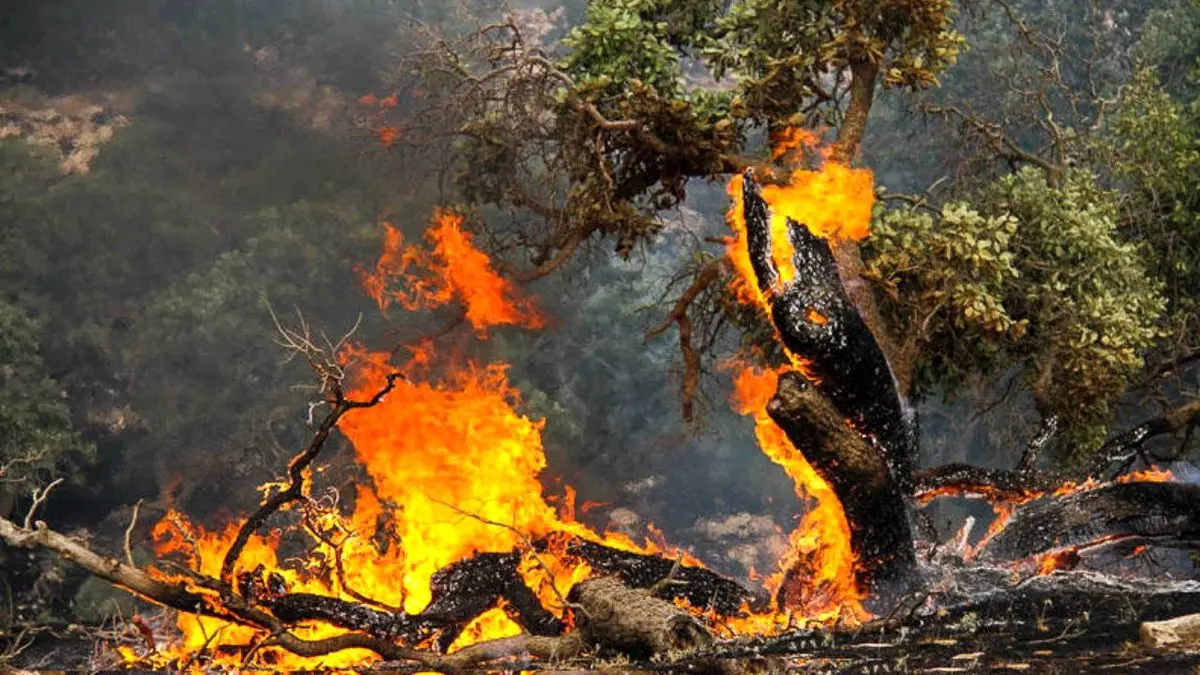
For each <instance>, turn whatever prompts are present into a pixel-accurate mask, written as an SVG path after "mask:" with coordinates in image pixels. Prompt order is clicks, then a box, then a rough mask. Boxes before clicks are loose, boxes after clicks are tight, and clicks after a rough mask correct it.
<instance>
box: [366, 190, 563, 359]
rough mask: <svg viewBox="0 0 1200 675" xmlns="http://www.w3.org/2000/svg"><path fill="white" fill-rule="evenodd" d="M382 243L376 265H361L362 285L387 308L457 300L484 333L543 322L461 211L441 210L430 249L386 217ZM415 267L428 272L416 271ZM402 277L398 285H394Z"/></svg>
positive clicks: (432, 229) (431, 230)
mask: <svg viewBox="0 0 1200 675" xmlns="http://www.w3.org/2000/svg"><path fill="white" fill-rule="evenodd" d="M383 226H384V249H383V253H382V255H380V257H379V260H378V261H377V262H376V263H375V269H374V270H368V269H364V268H359V270H358V272H359V278H360V280H361V282H362V285H363V289H364V290H365V291H366V292H367V294H368V295H370V296H371V298H373V299H374V300H375V302H376V303H378V304H379V307H380V309H381V310H382V311H384V312H385V313H386V312H387V309H388V306H389V305H391V303H392V302H396V303H398V304H399V305H400V306H401V307H403V308H404V309H407V310H420V309H434V308H437V307H441V306H443V305H446V304H448V303H449V302H451V301H452V300H455V299H457V300H459V301H460V302H461V303H462V304H463V305H464V306H465V308H466V318H467V321H469V322H470V323H471V326H472V327H474V328H475V331H476V332H477V333H478V334H479V335H480V336H481V337H482V336H485V335H486V333H487V329H488V328H489V327H491V326H498V325H512V326H523V327H526V328H540V327H541V326H542V325H543V321H544V320H543V318H542V316H541V314H540V313H539V312H538V311H537V309H536V308H535V307H534V306H533V303H532V302H531V301H530V300H529V299H528V298H524V297H521V296H520V295H519V294H518V293H517V291H516V289H515V288H513V285H512V282H511V281H509V280H507V279H505V278H504V277H501V276H500V275H499V274H497V273H496V272H495V270H493V269H492V262H491V260H490V259H489V258H488V256H487V254H486V253H484V252H483V251H480V250H479V249H477V248H476V247H475V245H474V242H473V241H472V237H471V234H470V233H469V232H467V231H465V230H464V229H463V227H462V226H463V217H462V216H461V215H459V214H456V213H452V212H449V211H443V210H438V211H437V212H436V213H435V215H434V219H433V226H432V227H430V228H429V229H427V230H426V231H425V239H426V240H427V241H428V243H429V245H430V247H431V250H427V249H425V248H422V247H420V246H404V238H403V236H402V235H401V234H400V231H399V230H397V229H396V228H395V226H393V225H392V224H391V223H389V222H384V223H383ZM417 270H424V271H425V272H426V273H425V274H423V275H418V274H417ZM397 281H398V282H400V283H399V284H398V286H399V287H398V288H393V286H396V285H397V284H394V283H393V282H397Z"/></svg>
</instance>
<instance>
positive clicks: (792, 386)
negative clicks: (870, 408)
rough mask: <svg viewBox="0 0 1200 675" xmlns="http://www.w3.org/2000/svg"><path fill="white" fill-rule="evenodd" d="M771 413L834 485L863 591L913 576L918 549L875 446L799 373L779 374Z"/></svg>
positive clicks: (898, 494) (881, 457)
mask: <svg viewBox="0 0 1200 675" xmlns="http://www.w3.org/2000/svg"><path fill="white" fill-rule="evenodd" d="M767 414H768V415H770V417H771V419H772V420H774V421H775V423H776V424H778V425H779V426H780V428H782V429H783V431H784V433H786V434H787V436H788V438H789V439H790V440H791V441H792V443H793V444H795V446H796V447H797V448H803V449H804V456H805V458H806V459H807V460H808V461H809V463H810V464H812V466H813V468H814V469H816V471H817V472H818V473H820V474H821V476H822V477H824V478H825V479H826V480H827V481H828V482H829V485H830V487H832V488H833V491H834V493H836V494H837V496H838V499H839V500H840V501H841V503H842V507H843V509H844V510H845V512H846V520H847V522H848V524H849V526H850V537H851V546H852V547H853V549H854V551H855V553H857V554H858V557H859V561H860V563H861V566H862V567H861V569H860V570H859V572H858V575H859V581H860V584H862V587H863V588H864V589H867V590H869V591H874V592H879V591H884V590H885V589H884V588H883V587H884V586H889V585H892V584H899V585H901V586H902V585H903V583H902V582H906V581H909V580H911V579H912V578H913V576H914V572H913V570H914V568H915V566H916V553H915V551H914V548H913V537H912V530H911V529H910V527H909V524H908V517H907V511H906V507H905V504H904V500H903V498H902V496H901V494H900V491H899V489H898V486H897V485H896V481H895V480H894V479H893V477H892V473H891V471H889V470H888V465H887V462H886V461H885V460H884V457H883V454H882V453H881V452H880V451H879V449H878V447H877V446H874V445H871V444H868V441H867V439H866V438H865V437H863V436H862V435H861V434H858V433H856V432H855V431H854V430H853V429H852V428H850V427H849V426H848V425H846V424H845V423H844V421H843V419H842V416H841V413H840V412H839V411H837V410H835V409H834V408H833V406H832V405H831V404H830V403H829V402H828V400H827V399H825V398H824V397H822V396H820V395H819V394H818V392H817V391H816V390H815V388H814V387H813V386H812V385H811V383H809V382H808V381H807V380H806V379H805V378H804V377H803V376H801V375H800V374H798V373H784V374H783V375H780V377H779V386H778V390H777V391H776V393H775V396H774V398H772V399H771V402H770V403H769V404H768V405H767Z"/></svg>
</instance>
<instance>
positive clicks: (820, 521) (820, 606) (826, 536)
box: [733, 367, 869, 622]
mask: <svg viewBox="0 0 1200 675" xmlns="http://www.w3.org/2000/svg"><path fill="white" fill-rule="evenodd" d="M783 370H786V368H784V369H779V370H763V369H755V368H750V367H743V368H742V369H741V371H740V372H739V373H738V374H737V375H736V377H735V379H734V400H733V403H734V406H735V408H736V409H737V410H738V412H739V413H741V414H743V415H748V416H750V417H752V418H753V419H754V434H755V436H756V437H757V439H758V444H759V447H761V448H762V450H763V452H764V453H766V455H767V457H769V458H770V459H771V461H773V462H775V463H776V464H778V465H779V466H781V467H783V470H784V471H785V472H786V473H787V474H788V476H789V477H790V478H791V479H792V481H793V482H794V483H795V485H796V495H797V496H798V497H799V498H800V499H801V500H803V501H805V502H806V503H807V504H808V506H809V509H808V511H807V512H806V513H805V514H804V518H803V520H802V521H801V522H800V526H799V527H797V528H796V530H795V531H793V532H792V534H791V536H790V543H791V553H790V554H789V555H788V556H787V557H785V559H784V560H783V561H781V564H780V569H779V571H778V572H776V573H775V574H774V575H772V576H771V577H770V578H768V579H767V582H766V586H767V588H768V589H769V590H771V591H772V593H773V595H775V596H777V597H778V595H779V593H778V591H779V590H780V589H781V587H783V588H782V590H783V596H784V598H785V599H787V600H790V601H791V602H788V603H786V604H787V607H786V609H790V610H794V611H795V612H798V613H799V614H800V615H801V616H802V617H803V618H805V619H806V620H810V621H821V622H827V621H831V620H834V619H837V618H838V617H839V615H841V613H842V612H844V611H845V612H848V613H849V615H850V616H851V617H853V618H858V619H861V618H865V617H867V616H869V615H868V613H867V612H866V610H865V609H864V608H863V606H862V603H861V600H862V599H863V594H862V593H861V592H860V591H859V589H858V588H857V585H856V584H855V576H854V568H855V565H856V559H855V557H854V553H853V551H852V550H851V548H850V524H849V523H848V522H847V521H846V514H845V511H844V510H843V509H842V504H841V502H840V501H839V500H838V498H837V495H835V494H834V492H833V488H831V487H830V486H829V483H828V482H826V481H825V479H823V478H821V476H820V475H819V474H818V473H817V472H816V470H815V469H813V468H812V465H810V464H809V463H808V461H807V460H805V458H804V455H803V454H802V453H800V452H799V451H798V450H797V449H796V447H795V446H793V445H792V443H791V441H789V440H788V438H787V436H786V435H784V433H783V430H782V429H780V428H779V426H778V425H776V424H775V423H774V422H773V421H772V420H771V418H770V417H768V416H767V403H768V402H769V401H770V400H771V397H772V396H773V395H774V393H775V388H776V383H777V381H778V377H779V374H780V372H782V371H783ZM801 563H802V569H803V570H804V571H805V573H806V574H807V577H806V578H805V579H802V580H801V581H802V583H800V584H787V583H786V577H785V575H786V572H787V570H789V569H792V568H793V567H794V566H795V565H797V564H801ZM785 585H786V586H787V587H784V586H785Z"/></svg>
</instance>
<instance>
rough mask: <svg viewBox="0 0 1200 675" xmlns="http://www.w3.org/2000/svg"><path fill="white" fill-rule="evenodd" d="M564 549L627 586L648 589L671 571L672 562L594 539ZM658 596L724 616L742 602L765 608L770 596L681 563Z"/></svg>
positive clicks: (571, 544)
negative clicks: (682, 601) (678, 600)
mask: <svg viewBox="0 0 1200 675" xmlns="http://www.w3.org/2000/svg"><path fill="white" fill-rule="evenodd" d="M567 552H568V553H570V554H572V555H576V556H579V557H580V558H582V559H583V560H585V561H586V562H587V563H588V565H590V566H591V567H592V569H593V570H595V571H597V572H600V573H602V574H610V575H613V576H615V577H617V578H619V579H620V580H621V582H622V583H624V584H625V585H626V586H629V587H630V588H650V587H651V586H653V585H655V584H656V583H658V582H659V581H662V580H663V579H664V578H666V577H667V575H668V574H670V573H671V568H672V567H674V564H675V563H674V562H673V561H671V560H667V559H665V558H662V557H660V556H655V555H643V554H641V553H631V552H629V551H622V550H620V549H616V548H612V547H609V546H604V545H603V544H597V543H595V542H591V541H586V540H583V539H576V540H574V541H572V542H571V543H570V545H569V546H568V547H567ZM662 595H663V596H664V597H666V598H668V599H671V598H684V599H686V600H687V601H688V602H689V603H690V604H691V605H692V606H693V607H702V608H703V607H710V608H712V609H714V610H716V611H717V612H718V613H720V614H723V615H725V616H733V615H735V614H737V613H738V612H739V610H740V609H741V608H742V606H743V605H746V606H748V607H749V608H750V609H752V610H759V611H761V610H765V609H766V608H767V606H768V605H769V603H770V597H769V596H768V595H767V594H766V593H765V592H762V591H752V590H750V589H747V588H745V587H743V586H742V585H741V584H738V583H737V582H735V581H731V580H729V579H726V578H725V577H722V576H720V575H718V574H716V573H714V572H710V571H709V570H706V569H704V568H702V567H689V566H686V565H681V566H680V567H679V569H678V570H676V572H675V576H674V577H673V583H671V584H670V585H668V586H666V587H665V588H664V589H663V591H662Z"/></svg>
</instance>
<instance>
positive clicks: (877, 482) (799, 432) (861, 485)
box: [742, 172, 916, 592]
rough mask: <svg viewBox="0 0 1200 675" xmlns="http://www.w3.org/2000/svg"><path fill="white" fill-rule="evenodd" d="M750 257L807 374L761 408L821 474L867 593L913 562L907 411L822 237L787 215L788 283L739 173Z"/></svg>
mask: <svg viewBox="0 0 1200 675" xmlns="http://www.w3.org/2000/svg"><path fill="white" fill-rule="evenodd" d="M742 185H743V191H744V193H743V204H744V205H745V220H746V233H747V246H748V248H749V252H750V261H751V263H752V265H753V266H754V272H755V275H756V276H757V277H758V285H759V289H760V290H761V291H762V293H763V295H764V296H765V297H766V299H767V302H768V303H769V305H770V310H771V319H772V321H773V322H774V324H775V327H776V329H777V330H778V331H779V336H780V339H781V340H782V341H783V344H784V346H785V347H786V348H787V349H788V351H789V352H791V353H792V354H794V355H796V356H798V357H801V358H803V359H804V360H805V361H806V362H807V365H806V367H805V370H806V371H807V372H808V373H809V374H810V375H812V377H813V380H814V381H812V382H809V381H806V380H805V378H804V377H802V376H800V375H799V374H796V373H790V374H787V375H786V376H784V377H781V378H780V380H779V388H778V391H777V393H776V395H775V398H774V399H773V400H772V401H771V403H770V406H769V407H768V414H769V415H770V416H771V419H772V420H774V421H775V423H776V424H778V425H779V426H780V427H781V428H782V429H783V430H784V432H785V433H786V434H787V436H788V438H789V439H790V440H791V441H792V443H793V444H794V445H795V446H796V448H797V449H798V450H800V451H801V452H803V453H804V456H805V458H806V459H808V461H809V463H810V464H812V465H813V468H814V469H816V470H817V472H818V473H819V474H821V477H822V478H824V479H825V480H826V481H828V482H829V484H830V486H831V487H832V488H833V490H834V492H835V493H836V494H837V496H838V499H839V500H841V502H842V506H843V508H844V509H845V511H846V517H847V520H848V521H849V523H850V530H851V546H852V547H853V549H854V552H855V553H856V554H857V555H858V558H859V560H860V562H861V565H862V567H861V570H860V572H859V582H860V587H861V588H863V589H864V590H868V591H871V592H874V591H879V590H880V587H881V586H882V585H887V584H890V583H893V582H896V581H900V580H904V579H906V578H908V577H909V574H910V573H911V572H912V570H913V568H914V567H915V565H916V556H915V554H914V550H913V539H912V531H911V529H910V527H909V523H908V517H907V512H906V506H905V495H906V494H907V493H908V491H909V484H910V476H911V473H912V465H913V460H914V458H915V455H916V426H915V419H914V418H913V416H912V415H911V414H910V413H909V412H908V410H907V409H906V407H905V405H904V403H903V401H902V400H901V398H900V395H899V393H898V389H897V385H896V381H895V378H894V377H892V372H891V368H890V367H889V366H888V361H887V358H886V357H885V356H884V354H883V351H882V350H881V349H880V348H879V345H878V343H877V342H876V340H875V338H874V336H873V335H872V333H871V331H870V329H869V328H868V327H867V324H866V322H865V321H864V320H863V318H862V316H861V315H860V314H859V312H858V310H857V308H856V307H855V304H854V302H853V301H852V300H851V298H850V297H849V295H847V293H846V290H845V288H844V287H843V285H842V281H841V278H840V276H839V274H838V269H837V263H836V261H835V260H834V256H833V253H832V252H831V251H830V248H829V245H828V243H827V242H825V240H823V239H821V238H819V237H817V236H815V235H814V234H812V233H811V232H810V231H809V230H808V228H807V227H805V226H804V225H802V224H799V223H795V222H793V221H790V220H789V221H788V229H789V233H790V237H791V243H792V245H793V248H794V256H793V260H792V262H793V263H794V265H795V268H796V276H795V279H793V280H792V281H791V282H789V283H787V284H783V283H781V277H780V274H779V271H778V269H777V268H776V265H775V261H774V259H773V258H772V256H771V251H772V242H771V226H770V213H769V211H768V207H767V203H766V201H765V200H764V199H763V198H762V195H761V193H760V190H759V186H758V184H757V183H756V182H755V180H754V176H753V174H752V173H750V172H747V174H746V175H745V176H744V180H743V183H742Z"/></svg>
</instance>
